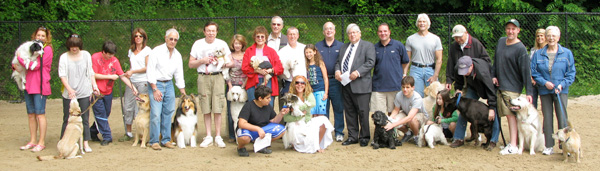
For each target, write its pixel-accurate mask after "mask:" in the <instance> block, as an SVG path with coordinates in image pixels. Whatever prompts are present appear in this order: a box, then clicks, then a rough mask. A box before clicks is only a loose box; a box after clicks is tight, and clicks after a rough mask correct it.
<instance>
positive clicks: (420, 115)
mask: <svg viewBox="0 0 600 171" xmlns="http://www.w3.org/2000/svg"><path fill="white" fill-rule="evenodd" d="M407 116H408V115H406V113H404V112H403V111H400V112H398V114H397V115H396V117H395V118H389V119H390V121H391V122H392V123H394V122H397V121H399V120H401V119H402V118H405V117H407ZM426 117H427V116H425V114H423V113H417V114H416V115H415V117H413V119H418V120H419V125H423V124H425V123H426V122H427V118H426ZM419 118H420V119H419ZM403 125H404V126H406V127H407V128H410V124H403ZM403 125H398V126H397V127H396V128H400V127H401V126H403Z"/></svg>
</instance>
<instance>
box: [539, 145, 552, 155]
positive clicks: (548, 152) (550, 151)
mask: <svg viewBox="0 0 600 171" xmlns="http://www.w3.org/2000/svg"><path fill="white" fill-rule="evenodd" d="M553 153H554V148H553V147H549V148H545V149H544V151H543V152H542V154H544V155H552V154H553Z"/></svg>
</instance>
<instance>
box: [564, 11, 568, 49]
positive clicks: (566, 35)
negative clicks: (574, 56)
mask: <svg viewBox="0 0 600 171" xmlns="http://www.w3.org/2000/svg"><path fill="white" fill-rule="evenodd" d="M564 14H565V45H566V48H569V19H568V17H567V15H568V14H567V12H565V13H564Z"/></svg>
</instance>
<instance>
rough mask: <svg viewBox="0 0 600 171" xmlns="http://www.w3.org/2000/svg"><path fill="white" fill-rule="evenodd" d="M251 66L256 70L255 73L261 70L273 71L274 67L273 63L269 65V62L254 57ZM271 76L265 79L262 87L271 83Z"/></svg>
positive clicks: (251, 59) (268, 75)
mask: <svg viewBox="0 0 600 171" xmlns="http://www.w3.org/2000/svg"><path fill="white" fill-rule="evenodd" d="M250 64H251V65H252V68H254V71H256V70H259V69H271V68H273V65H271V63H269V61H266V60H265V61H263V60H262V59H260V57H258V56H252V58H250ZM271 77H273V76H271V74H267V75H265V77H264V81H263V83H262V84H261V85H267V83H269V80H271Z"/></svg>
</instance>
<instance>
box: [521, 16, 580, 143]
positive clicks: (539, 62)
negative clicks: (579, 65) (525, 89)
mask: <svg viewBox="0 0 600 171" xmlns="http://www.w3.org/2000/svg"><path fill="white" fill-rule="evenodd" d="M546 40H547V43H548V44H547V45H546V46H544V47H543V48H542V49H540V50H538V51H536V52H535V53H534V54H533V57H532V59H531V76H532V77H533V79H534V80H535V82H536V83H537V84H539V85H540V87H539V88H538V92H539V94H540V100H541V101H542V113H543V115H544V121H543V123H544V126H543V129H544V137H545V139H546V149H544V151H543V152H542V153H543V154H545V155H551V154H552V153H553V148H552V147H554V139H552V133H553V130H554V127H553V126H552V123H553V122H554V121H553V116H552V113H554V112H553V110H556V118H557V119H558V128H559V129H561V128H564V127H566V125H567V124H566V123H567V120H568V115H567V111H566V109H567V100H568V99H567V96H568V94H569V86H571V84H572V83H573V81H575V60H574V59H573V53H572V52H571V50H569V49H567V48H565V47H563V46H561V45H560V44H559V43H558V41H559V40H560V29H558V27H556V26H549V27H548V28H546ZM557 95H558V96H560V99H558V98H557ZM559 102H562V103H559ZM561 106H562V107H561ZM553 108H554V109H553Z"/></svg>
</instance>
